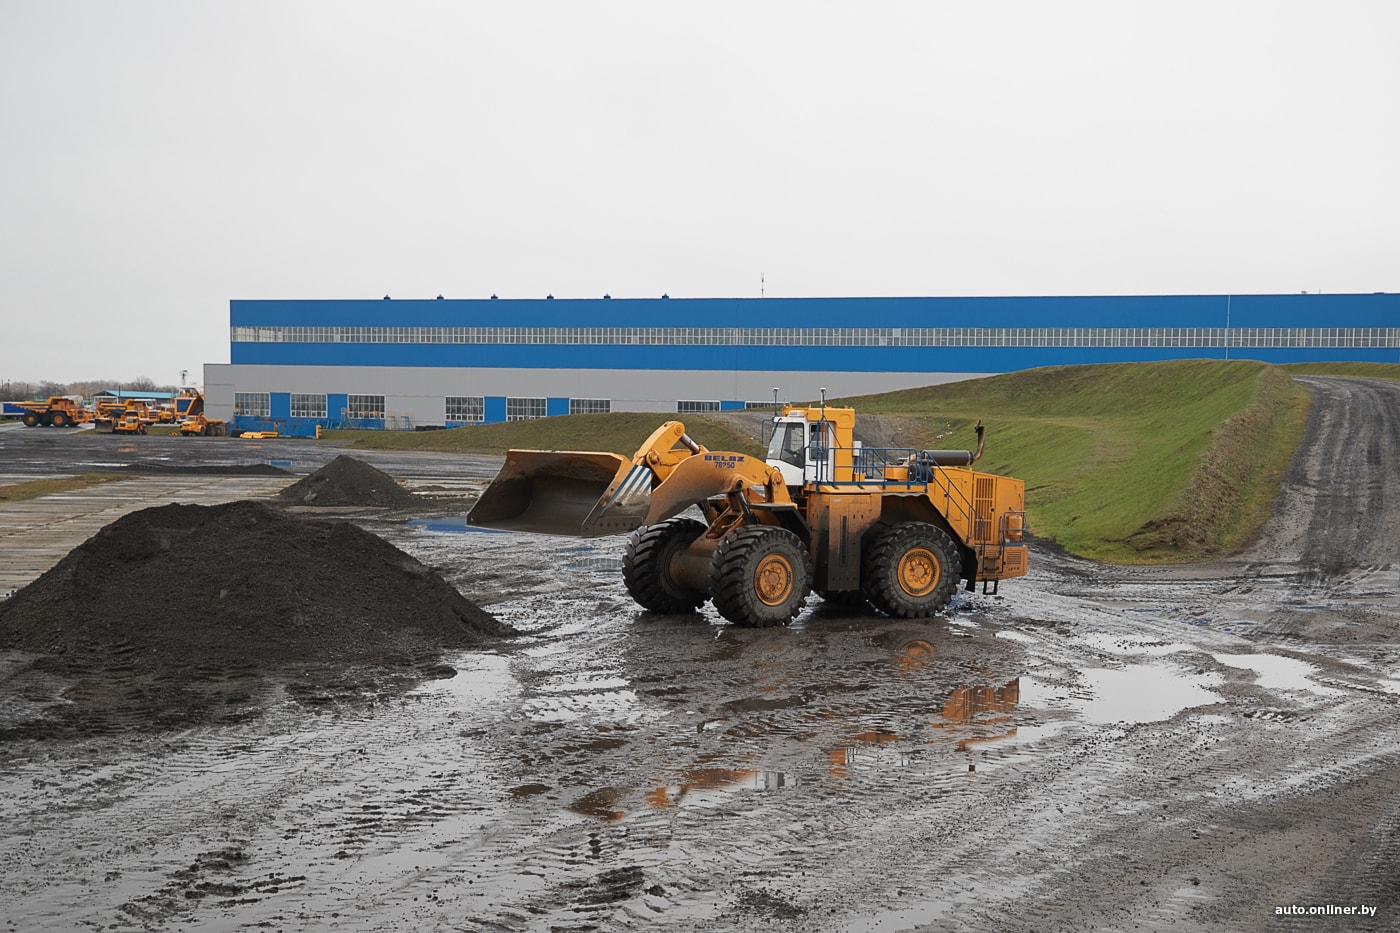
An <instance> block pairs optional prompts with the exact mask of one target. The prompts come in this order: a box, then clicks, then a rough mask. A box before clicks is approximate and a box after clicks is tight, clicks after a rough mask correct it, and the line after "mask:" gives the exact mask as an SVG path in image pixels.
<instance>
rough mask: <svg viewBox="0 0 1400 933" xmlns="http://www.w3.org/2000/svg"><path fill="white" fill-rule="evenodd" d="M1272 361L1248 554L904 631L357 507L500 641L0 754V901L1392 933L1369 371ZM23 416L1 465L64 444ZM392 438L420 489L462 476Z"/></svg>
mask: <svg viewBox="0 0 1400 933" xmlns="http://www.w3.org/2000/svg"><path fill="white" fill-rule="evenodd" d="M1304 381H1305V382H1306V384H1307V385H1308V387H1309V388H1310V389H1312V391H1313V392H1314V394H1315V401H1314V406H1313V412H1312V416H1311V421H1310V425H1309V429H1308V432H1307V435H1306V437H1305V439H1304V443H1303V446H1302V447H1301V449H1300V451H1299V453H1298V456H1297V458H1296V459H1295V461H1294V463H1293V464H1292V467H1291V469H1290V471H1289V473H1288V477H1287V486H1286V488H1285V490H1284V492H1283V494H1282V496H1281V498H1280V500H1279V502H1278V503H1277V507H1276V514H1275V517H1274V519H1273V520H1272V521H1271V523H1270V524H1269V526H1268V527H1267V528H1266V529H1265V531H1264V533H1263V535H1262V536H1261V537H1260V540H1259V542H1258V544H1257V545H1255V546H1254V547H1253V548H1252V549H1251V550H1250V551H1249V552H1248V553H1246V554H1242V555H1239V556H1238V557H1235V558H1231V559H1228V560H1222V561H1217V562H1212V563H1209V564H1199V565H1191V566H1174V567H1162V568H1118V567H1103V566H1099V565H1096V564H1093V563H1089V562H1084V561H1079V560H1075V559H1071V558H1066V557H1063V556H1061V555H1057V554H1055V553H1052V552H1049V551H1048V550H1046V549H1037V550H1036V551H1035V552H1034V553H1033V570H1032V574H1031V576H1030V577H1028V578H1026V579H1024V580H1019V581H1010V582H1008V583H1007V584H1006V585H1005V586H1003V587H1002V588H1001V593H1000V595H998V596H989V595H981V594H964V595H963V596H962V597H961V598H960V599H959V601H958V602H957V603H956V604H955V606H954V607H953V608H952V609H951V610H950V611H949V612H947V613H946V614H945V615H944V616H941V617H939V618H937V619H935V620H933V621H931V622H929V623H924V624H911V623H908V622H897V621H892V620H889V619H884V618H880V617H877V616H872V615H869V614H866V613H865V612H863V611H856V610H852V609H850V608H846V607H834V606H828V605H826V604H823V603H822V602H821V601H820V600H818V599H817V598H815V597H813V598H812V600H811V601H810V603H809V608H808V609H807V610H806V611H804V613H803V614H802V615H801V616H799V618H798V619H797V621H796V622H795V623H794V624H793V625H792V626H791V627H789V628H786V629H781V630H776V631H775V630H745V629H737V628H733V627H730V626H727V625H724V624H723V623H722V622H721V621H720V620H719V618H718V616H717V615H716V614H715V613H713V611H712V610H710V609H708V607H707V608H706V610H705V611H704V612H703V613H701V614H696V615H693V616H685V617H661V616H654V615H651V614H648V613H645V612H642V611H640V610H639V609H638V607H637V606H635V605H634V604H633V603H632V602H631V601H630V600H629V599H628V597H627V595H626V593H625V591H624V589H623V587H622V584H621V581H620V579H619V568H620V564H621V549H622V543H623V542H622V541H621V540H619V539H596V540H589V541H579V540H573V539H559V538H544V537H532V536H525V535H517V534H511V533H492V532H482V531H468V530H466V526H465V525H464V524H463V523H462V522H461V521H460V520H459V519H454V517H452V516H450V515H449V516H445V517H444V516H442V515H435V516H427V517H425V520H422V521H414V520H413V519H415V518H418V516H412V515H405V514H402V513H382V512H377V513H373V514H366V513H365V512H364V510H359V512H358V513H357V514H356V515H355V516H354V520H355V521H356V522H357V523H358V524H361V525H362V526H363V527H366V528H368V529H369V530H371V531H374V532H375V533H377V534H379V535H381V536H383V537H384V538H386V539H388V540H389V541H391V542H392V543H394V544H396V545H397V546H399V547H400V548H402V549H404V550H406V551H408V552H410V553H411V554H413V555H414V556H415V557H417V558H418V559H420V560H421V561H423V562H424V563H426V564H428V565H430V566H432V567H434V568H436V569H437V570H438V571H439V572H440V573H442V575H443V576H444V577H446V578H447V579H448V581H449V582H451V583H453V584H455V585H456V586H457V587H458V588H459V589H460V590H461V591H462V592H463V593H464V594H466V595H467V596H469V597H470V598H471V599H473V600H475V601H476V602H478V603H480V604H481V605H483V606H484V607H485V608H486V609H488V610H489V611H490V612H492V613H493V614H495V615H496V616H497V617H498V618H500V619H501V620H502V621H504V622H507V623H509V624H510V625H513V626H515V627H516V628H517V629H519V630H521V631H522V632H524V633H525V634H524V635H523V636H522V637H520V638H518V639H516V640H515V641H514V642H512V643H511V644H509V645H507V646H505V647H502V648H498V649H495V650H491V651H479V652H462V653H460V654H456V655H453V656H451V657H450V658H449V659H448V661H449V663H450V664H451V665H452V666H453V667H455V668H456V669H457V671H458V673H457V676H455V677H453V678H451V679H443V680H435V681H430V682H427V683H424V684H423V685H421V686H419V687H417V688H416V689H413V690H411V691H408V692H402V691H390V690H384V691H378V692H376V691H374V690H372V689H367V690H366V691H365V692H364V693H363V694H362V695H360V696H349V697H347V696H341V695H337V696H332V697H324V696H322V697H316V698H315V702H310V701H309V700H308V698H307V697H306V696H305V695H303V694H302V693H298V692H297V691H292V690H283V691H281V692H280V693H279V692H278V690H276V689H269V690H266V691H262V692H260V693H258V694H257V696H258V697H259V703H260V705H259V707H258V708H257V709H256V710H253V711H250V715H248V716H246V717H243V718H241V719H240V720H239V721H235V722H229V723H224V724H220V725H217V726H209V727H202V728H189V729H183V730H180V731H151V730H138V729H133V730H130V731H120V730H119V731H115V732H106V733H103V734H94V735H91V736H87V737H82V738H77V739H64V740H55V739H47V740H45V739H24V740H20V741H12V742H8V743H3V744H0V821H3V825H4V826H5V827H6V829H7V831H6V833H5V834H4V835H3V837H0V873H2V874H3V876H4V878H5V884H4V885H3V887H0V924H3V928H4V929H13V930H32V929H98V928H101V929H107V930H115V931H125V930H176V929H192V930H241V929H288V930H301V929H308V930H356V931H358V930H364V931H371V930H373V931H378V930H385V931H388V930H402V929H434V930H468V931H502V930H505V931H511V930H614V929H640V928H648V929H650V928H663V929H673V930H710V929H725V930H730V929H733V930H754V931H757V930H770V929H777V930H793V931H798V930H801V931H809V930H833V931H835V930H955V931H1020V930H1025V931H1031V930H1036V931H1043V930H1066V931H1068V930H1075V931H1078V930H1133V929H1141V930H1166V929H1173V930H1182V929H1186V930H1274V929H1307V930H1314V931H1315V930H1393V929H1396V928H1400V855H1397V848H1396V840H1397V835H1398V834H1400V717H1397V716H1396V712H1397V709H1400V638H1397V633H1396V630H1395V626H1396V625H1397V619H1400V595H1398V594H1400V563H1397V561H1396V559H1395V554H1394V552H1395V547H1396V542H1400V501H1397V496H1400V492H1397V491H1400V449H1398V448H1400V384H1393V383H1381V382H1373V381H1366V380H1350V379H1330V378H1329V379H1321V378H1318V379H1313V378H1309V379H1306V380H1304ZM15 437H16V436H15V435H14V433H13V431H12V430H11V431H7V433H6V434H5V435H4V438H5V446H4V447H2V448H0V472H9V473H26V472H31V470H29V469H27V468H22V467H18V466H15V465H14V464H10V463H7V462H6V454H7V452H14V451H17V450H21V449H22V450H23V451H24V454H23V455H24V457H26V458H30V459H32V460H33V463H34V471H37V472H42V470H43V463H44V462H47V463H48V464H49V466H48V469H49V470H50V471H54V470H55V468H56V466H57V465H58V464H59V463H61V462H62V461H61V460H60V459H59V458H61V457H63V456H71V455H69V454H65V450H66V447H67V445H70V444H72V445H78V446H79V447H81V446H82V445H86V444H88V443H90V442H91V441H90V440H85V439H83V438H81V437H73V436H70V437H68V438H67V439H63V438H60V437H58V436H57V432H50V434H48V435H46V436H45V437H44V439H43V440H39V439H37V434H36V435H35V438H33V439H29V440H26V441H25V443H24V444H17V443H12V441H13V440H14V439H15ZM142 440H143V441H145V440H149V441H167V439H163V438H148V439H142ZM169 442H170V444H174V443H184V444H185V445H186V446H185V447H184V448H182V449H184V450H192V449H195V448H190V447H189V446H188V445H189V444H191V443H198V444H200V445H202V450H203V451H208V452H209V453H207V454H204V453H201V454H200V456H210V457H216V458H217V457H226V456H228V455H230V452H231V451H239V450H240V448H237V447H235V446H234V445H237V444H239V443H240V441H237V440H233V439H201V440H200V441H197V442H196V441H188V440H184V439H169ZM242 443H248V442H242ZM168 446H169V444H165V445H162V446H160V447H157V446H156V445H154V444H153V445H152V446H151V447H149V448H146V449H147V450H151V451H154V450H157V449H165V448H166V447H168ZM84 449H86V448H84ZM280 449H282V448H279V450H280ZM286 449H289V450H299V451H303V452H305V451H312V450H315V449H316V448H314V447H312V446H311V445H308V444H303V445H302V446H300V447H299V448H298V447H293V448H286ZM247 450H248V448H243V449H242V451H245V452H246V451H247ZM45 451H47V452H45ZM339 452H340V451H335V450H330V451H327V452H326V453H327V455H326V456H323V457H322V456H320V455H317V456H318V457H320V462H324V461H325V460H328V459H330V456H333V455H334V454H335V453H339ZM138 454H139V452H138ZM303 456H310V455H309V454H303ZM399 456H400V457H402V459H403V461H404V462H403V464H402V466H401V467H400V469H401V470H402V472H403V474H404V475H413V476H414V477H415V478H417V479H418V480H419V481H420V482H431V481H433V480H434V478H435V477H437V478H445V479H446V480H448V481H450V482H457V481H463V482H465V481H469V480H470V479H471V478H472V477H475V476H479V475H480V473H481V469H480V468H481V466H482V465H481V464H476V465H473V466H471V467H470V468H468V467H466V466H460V468H459V466H454V465H453V464H452V462H451V461H450V460H449V459H445V458H440V457H439V458H425V460H424V461H423V464H426V465H422V464H419V463H418V462H417V461H414V462H413V463H410V462H409V461H413V457H412V456H410V455H399ZM45 458H47V461H45ZM269 459H276V458H269ZM395 462H397V461H396V460H395V459H391V458H385V459H382V460H378V459H377V460H375V461H374V463H375V466H377V467H379V468H380V469H384V470H386V471H388V472H391V473H395V475H399V473H396V472H395V469H394V468H393V466H392V464H393V463H395ZM317 465H319V462H318V463H317ZM153 595H155V594H153ZM328 637H333V632H332V633H328ZM18 663H19V659H17V658H15V657H6V656H4V655H0V678H3V677H4V675H5V672H6V671H7V670H12V669H14V667H15V665H17V664H18ZM274 686H275V685H274ZM18 689H19V688H18V687H16V686H15V685H14V684H13V683H11V682H10V681H9V680H4V682H3V683H0V716H4V715H14V714H15V713H14V711H15V710H17V709H21V708H24V703H23V702H22V701H23V699H24V698H23V697H22V696H17V694H16V691H17V690H18ZM7 711H8V712H7ZM1295 908H1296V909H1298V910H1302V911H1307V910H1308V909H1309V908H1315V909H1320V910H1322V911H1325V913H1323V914H1322V915H1318V914H1317V913H1316V912H1315V913H1314V914H1313V915H1308V914H1306V913H1302V914H1296V913H1283V912H1280V911H1293V910H1295ZM1346 910H1350V911H1351V913H1350V914H1347V913H1342V911H1346ZM1362 910H1364V911H1366V913H1367V914H1368V915H1367V916H1362V915H1361V911H1362ZM1372 912H1374V915H1369V914H1371V913H1372Z"/></svg>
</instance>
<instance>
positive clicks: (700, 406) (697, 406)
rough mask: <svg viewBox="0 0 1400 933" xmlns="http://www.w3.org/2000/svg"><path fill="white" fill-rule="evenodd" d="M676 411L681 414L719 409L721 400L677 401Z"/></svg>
mask: <svg viewBox="0 0 1400 933" xmlns="http://www.w3.org/2000/svg"><path fill="white" fill-rule="evenodd" d="M676 411H678V412H680V413H681V414H686V413H691V414H694V413H696V412H702V411H719V402H677V403H676Z"/></svg>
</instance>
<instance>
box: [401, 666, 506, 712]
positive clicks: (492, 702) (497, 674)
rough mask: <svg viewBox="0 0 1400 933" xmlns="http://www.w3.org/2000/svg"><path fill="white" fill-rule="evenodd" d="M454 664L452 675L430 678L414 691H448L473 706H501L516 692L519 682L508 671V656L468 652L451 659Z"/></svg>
mask: <svg viewBox="0 0 1400 933" xmlns="http://www.w3.org/2000/svg"><path fill="white" fill-rule="evenodd" d="M451 663H452V665H453V666H454V667H456V668H457V673H456V675H455V676H452V677H448V678H446V679H445V680H434V681H430V682H428V683H426V684H423V685H422V686H420V687H418V688H417V689H416V690H414V691H413V692H414V693H416V694H421V695H426V694H436V695H444V694H445V695H450V696H451V697H453V698H454V699H456V700H460V701H465V705H469V706H471V707H472V708H473V709H481V708H484V707H489V706H503V705H508V704H510V703H513V702H515V701H516V700H517V699H518V698H519V696H520V685H519V684H518V683H517V682H516V680H515V677H514V676H513V675H512V674H511V672H510V660H509V659H508V658H504V657H501V656H499V655H492V654H485V655H483V654H472V655H466V656H464V657H458V658H453V659H451Z"/></svg>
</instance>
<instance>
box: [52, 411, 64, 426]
mask: <svg viewBox="0 0 1400 933" xmlns="http://www.w3.org/2000/svg"><path fill="white" fill-rule="evenodd" d="M49 423H50V424H52V425H53V426H54V427H56V428H66V427H68V425H69V421H68V416H67V415H65V414H64V413H63V412H61V411H56V412H54V413H53V414H52V415H50V416H49Z"/></svg>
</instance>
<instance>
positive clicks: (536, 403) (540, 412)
mask: <svg viewBox="0 0 1400 933" xmlns="http://www.w3.org/2000/svg"><path fill="white" fill-rule="evenodd" d="M546 410H547V409H546V407H545V400H544V399H542V398H507V399H506V420H507V421H529V420H530V419H531V418H543V417H544V416H545V412H546Z"/></svg>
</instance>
